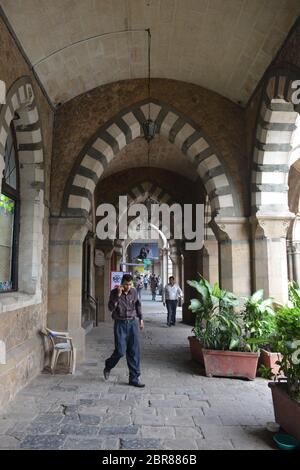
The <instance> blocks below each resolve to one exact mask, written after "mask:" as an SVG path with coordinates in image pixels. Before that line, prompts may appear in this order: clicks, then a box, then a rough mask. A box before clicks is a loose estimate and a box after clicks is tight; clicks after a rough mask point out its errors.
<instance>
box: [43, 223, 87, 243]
mask: <svg viewBox="0 0 300 470" xmlns="http://www.w3.org/2000/svg"><path fill="white" fill-rule="evenodd" d="M49 225H50V244H53V243H55V244H70V245H72V244H74V243H76V242H78V243H81V242H83V240H84V238H85V236H86V234H87V233H88V231H89V230H91V229H92V225H91V223H90V221H89V220H88V219H86V218H84V217H50V218H49Z"/></svg>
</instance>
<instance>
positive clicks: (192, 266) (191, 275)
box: [182, 250, 199, 325]
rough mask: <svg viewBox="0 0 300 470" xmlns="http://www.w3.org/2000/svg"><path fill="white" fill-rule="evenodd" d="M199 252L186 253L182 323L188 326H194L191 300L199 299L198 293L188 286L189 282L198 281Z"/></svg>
mask: <svg viewBox="0 0 300 470" xmlns="http://www.w3.org/2000/svg"><path fill="white" fill-rule="evenodd" d="M197 253H198V252H197V251H194V250H190V251H185V252H184V282H183V286H184V302H183V305H182V321H183V323H186V324H187V325H194V323H195V317H194V314H193V313H192V312H191V310H189V308H188V307H189V305H190V300H191V299H193V298H195V297H197V292H196V291H195V290H194V289H193V288H192V287H190V286H189V285H188V284H187V281H188V280H194V279H198V277H199V276H198V271H197Z"/></svg>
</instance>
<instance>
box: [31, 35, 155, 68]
mask: <svg viewBox="0 0 300 470" xmlns="http://www.w3.org/2000/svg"><path fill="white" fill-rule="evenodd" d="M123 33H147V34H148V29H145V28H137V29H121V30H119V31H110V32H109V33H101V34H95V35H94V36H89V37H87V38H84V39H80V40H79V41H75V42H72V43H71V44H68V45H67V46H64V47H61V48H60V49H57V50H56V51H54V52H51V54H49V55H47V56H46V57H43V58H42V59H41V60H38V61H37V62H35V64H33V65H32V67H36V66H37V65H39V64H41V63H43V62H45V61H46V60H48V59H49V58H50V57H53V56H54V55H56V54H59V53H60V52H62V51H65V50H66V49H69V48H71V47H73V46H77V45H78V44H82V43H84V42H88V41H91V40H92V39H97V38H101V37H105V36H110V35H113V34H123Z"/></svg>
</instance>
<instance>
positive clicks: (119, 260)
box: [116, 253, 123, 271]
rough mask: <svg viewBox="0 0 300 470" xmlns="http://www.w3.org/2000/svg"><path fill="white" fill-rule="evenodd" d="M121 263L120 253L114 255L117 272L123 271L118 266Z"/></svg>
mask: <svg viewBox="0 0 300 470" xmlns="http://www.w3.org/2000/svg"><path fill="white" fill-rule="evenodd" d="M122 261H123V256H122V253H116V265H117V271H123V269H120V265H121V263H122Z"/></svg>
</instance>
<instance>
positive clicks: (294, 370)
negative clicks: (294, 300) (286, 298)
mask: <svg viewBox="0 0 300 470" xmlns="http://www.w3.org/2000/svg"><path fill="white" fill-rule="evenodd" d="M276 330H277V332H276V338H275V339H274V346H275V348H276V350H277V351H278V352H279V353H281V355H282V359H281V360H279V361H277V364H278V365H279V366H280V372H282V373H283V374H284V376H285V377H286V379H287V388H288V393H289V395H290V396H291V397H292V398H295V399H296V400H299V401H300V309H299V308H297V307H292V308H291V307H288V306H284V307H282V308H280V309H279V310H278V311H277V312H276Z"/></svg>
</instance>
